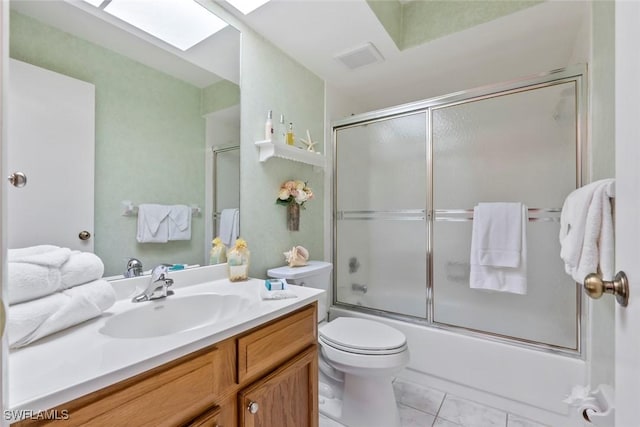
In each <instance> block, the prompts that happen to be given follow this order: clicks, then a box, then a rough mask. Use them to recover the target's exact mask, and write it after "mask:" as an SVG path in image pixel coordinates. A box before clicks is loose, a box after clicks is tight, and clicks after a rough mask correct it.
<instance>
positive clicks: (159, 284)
mask: <svg viewBox="0 0 640 427" xmlns="http://www.w3.org/2000/svg"><path fill="white" fill-rule="evenodd" d="M169 267H171V264H160V265H158V266H156V267H154V269H153V270H152V271H151V282H149V285H148V286H147V289H145V290H144V291H143V292H142V293H141V294H139V295H136V296H135V297H133V298H132V299H131V302H142V301H151V300H152V299H158V298H165V297H168V296H169V295H173V291H171V290H169V286H171V285H173V279H170V278H169V277H167V274H169Z"/></svg>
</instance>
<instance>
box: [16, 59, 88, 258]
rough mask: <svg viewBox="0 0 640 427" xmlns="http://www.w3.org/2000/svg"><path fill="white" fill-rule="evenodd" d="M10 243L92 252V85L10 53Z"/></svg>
mask: <svg viewBox="0 0 640 427" xmlns="http://www.w3.org/2000/svg"><path fill="white" fill-rule="evenodd" d="M8 77H9V88H8V104H9V105H10V106H11V108H9V109H8V111H7V115H8V119H7V121H8V125H7V136H8V149H7V166H8V170H9V173H13V172H15V171H19V172H23V173H24V174H25V175H26V176H27V185H26V186H25V187H23V188H14V187H9V188H8V190H7V208H8V212H7V247H8V248H10V249H12V248H21V247H26V246H34V245H40V244H53V245H57V246H62V247H68V248H71V249H78V250H82V251H87V252H93V238H91V237H89V238H88V239H86V240H82V239H81V237H86V234H83V236H80V233H81V232H83V231H86V232H88V233H89V234H90V235H92V234H93V209H94V208H93V183H94V163H95V162H94V150H95V149H94V145H95V144H94V139H95V130H94V128H95V127H94V117H95V86H94V85H92V84H90V83H87V82H83V81H80V80H77V79H73V78H71V77H68V76H65V75H62V74H58V73H54V72H52V71H49V70H45V69H43V68H39V67H35V66H33V65H31V64H27V63H24V62H20V61H16V60H14V59H10V60H9V76H8Z"/></svg>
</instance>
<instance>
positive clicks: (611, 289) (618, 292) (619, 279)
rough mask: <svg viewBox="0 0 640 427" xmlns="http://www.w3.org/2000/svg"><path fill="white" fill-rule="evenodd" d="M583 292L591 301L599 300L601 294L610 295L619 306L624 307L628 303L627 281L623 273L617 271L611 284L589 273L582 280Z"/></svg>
mask: <svg viewBox="0 0 640 427" xmlns="http://www.w3.org/2000/svg"><path fill="white" fill-rule="evenodd" d="M584 291H585V292H586V293H587V295H589V297H591V298H593V299H598V298H600V297H601V296H602V294H612V295H615V297H616V301H617V302H618V304H620V305H621V306H623V307H626V306H627V304H628V303H629V280H628V279H627V275H626V274H624V271H619V272H618V274H616V277H615V278H614V279H613V281H611V282H608V281H606V280H602V278H601V277H600V276H598V275H597V274H596V273H591V274H589V275H588V276H587V277H585V278H584Z"/></svg>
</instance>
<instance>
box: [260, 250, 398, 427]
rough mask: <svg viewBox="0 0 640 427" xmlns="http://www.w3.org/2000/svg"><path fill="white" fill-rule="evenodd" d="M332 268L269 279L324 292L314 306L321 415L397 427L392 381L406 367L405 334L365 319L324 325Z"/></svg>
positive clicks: (312, 264) (358, 424)
mask: <svg viewBox="0 0 640 427" xmlns="http://www.w3.org/2000/svg"><path fill="white" fill-rule="evenodd" d="M332 267H333V266H332V265H331V264H330V263H328V262H321V261H309V263H308V265H306V266H304V267H293V268H292V267H278V268H272V269H270V270H269V271H268V272H267V274H268V276H269V277H271V278H276V279H287V281H288V282H289V283H291V284H294V285H300V286H309V287H312V288H317V289H323V290H325V291H326V292H327V297H326V298H323V299H321V300H320V301H319V304H318V322H319V327H318V341H319V343H320V360H319V367H320V387H319V388H320V390H319V391H320V412H321V413H323V414H324V415H326V416H329V417H331V418H333V419H335V420H337V421H339V422H340V423H342V424H344V425H346V426H348V427H378V426H380V427H400V415H399V413H398V406H397V404H396V400H395V395H394V393H393V386H392V384H391V382H392V380H393V376H394V375H395V374H397V373H398V372H400V370H402V368H404V367H405V366H406V365H407V363H408V362H409V348H408V347H407V340H406V338H405V336H404V334H403V333H402V332H400V331H398V330H397V329H394V328H392V327H390V326H387V325H385V324H383V323H380V322H374V321H372V320H368V319H360V318H352V317H339V318H337V319H335V320H333V321H331V322H329V323H326V322H325V320H326V317H327V303H328V295H329V287H330V278H331V269H332Z"/></svg>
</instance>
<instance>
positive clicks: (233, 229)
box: [218, 209, 240, 247]
mask: <svg viewBox="0 0 640 427" xmlns="http://www.w3.org/2000/svg"><path fill="white" fill-rule="evenodd" d="M239 223H240V211H239V210H238V209H223V210H222V213H221V214H220V232H219V233H218V235H219V236H220V239H221V240H222V243H224V244H225V246H227V247H230V246H231V245H232V244H233V243H234V242H235V241H236V239H237V238H238V235H239V234H240V225H239Z"/></svg>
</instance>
